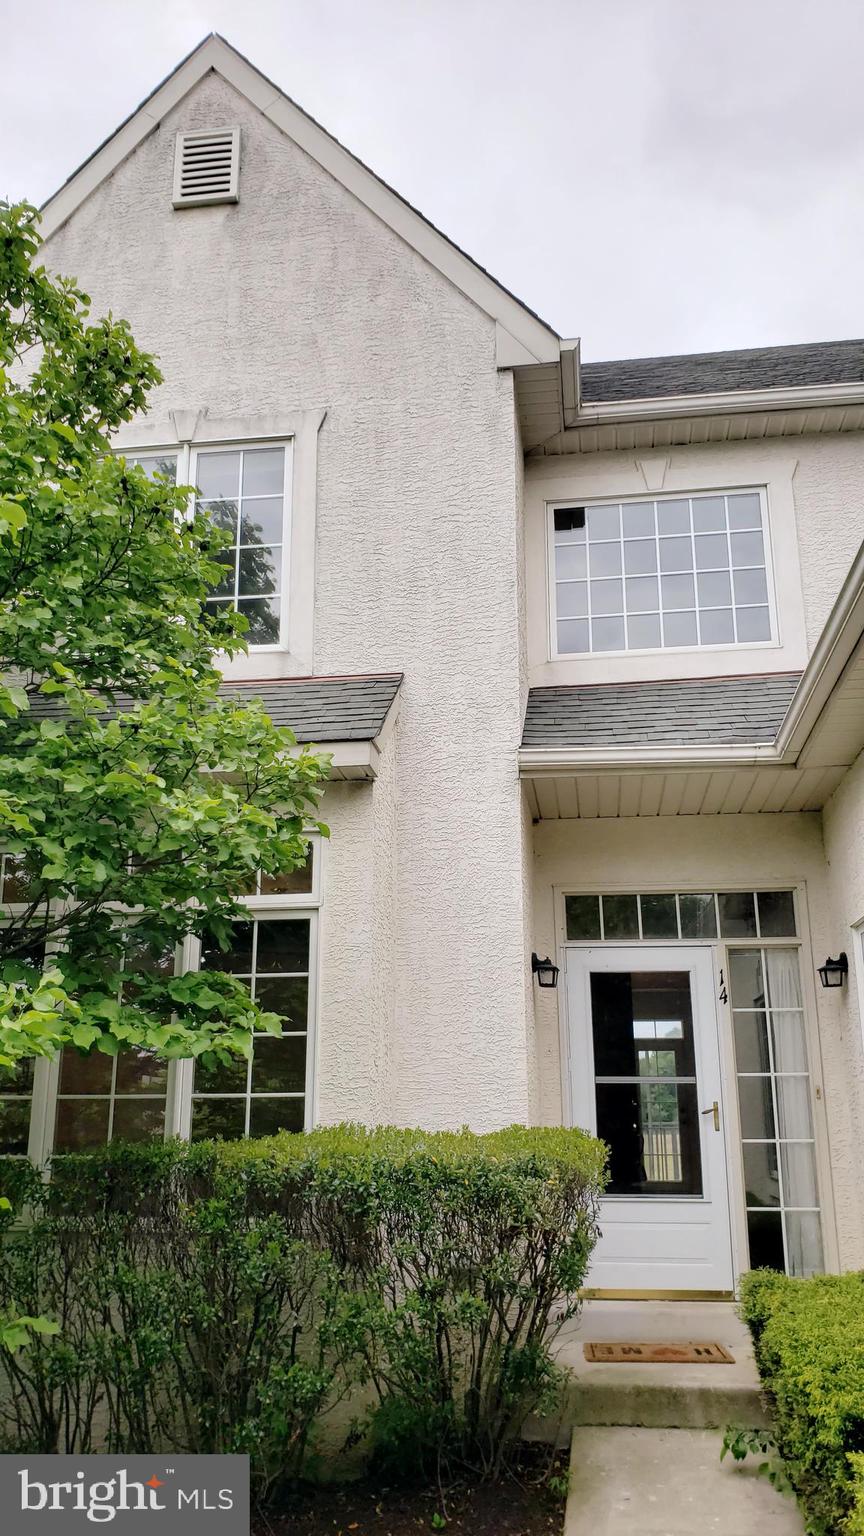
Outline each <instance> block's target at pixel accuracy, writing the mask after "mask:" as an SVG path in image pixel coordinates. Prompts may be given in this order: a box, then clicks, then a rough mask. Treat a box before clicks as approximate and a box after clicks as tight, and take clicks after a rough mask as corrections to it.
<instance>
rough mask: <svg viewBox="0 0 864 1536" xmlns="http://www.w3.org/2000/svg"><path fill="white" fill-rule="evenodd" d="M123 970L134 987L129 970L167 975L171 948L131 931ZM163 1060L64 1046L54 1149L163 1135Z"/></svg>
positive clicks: (129, 988) (141, 1053)
mask: <svg viewBox="0 0 864 1536" xmlns="http://www.w3.org/2000/svg"><path fill="white" fill-rule="evenodd" d="M130 935H131V941H130V945H129V950H128V953H127V955H126V959H125V964H124V970H125V971H127V972H128V973H129V977H130V980H129V982H128V983H126V982H124V985H123V991H124V993H127V995H128V994H129V993H131V991H132V989H133V988H134V985H135V983H134V980H133V977H134V975H135V974H139V975H140V974H144V975H158V976H171V975H173V972H174V948H173V946H171V947H170V948H167V949H165V950H164V951H163V952H161V953H159V954H154V953H153V951H152V950H149V949H145V948H143V947H142V946H140V945H136V944H135V941H134V933H133V932H132V931H131V930H130ZM167 1094H168V1063H167V1062H166V1061H164V1060H160V1058H159V1057H157V1056H154V1055H153V1054H152V1052H150V1051H142V1050H138V1049H137V1048H133V1049H131V1050H128V1051H121V1052H120V1054H119V1055H118V1056H103V1055H102V1053H101V1052H100V1051H96V1050H94V1051H90V1052H88V1053H87V1054H85V1053H84V1052H82V1051H76V1050H75V1049H74V1047H72V1046H66V1047H64V1049H63V1052H62V1054H61V1057H60V1080H59V1084H58V1088H57V1105H56V1110H55V1118H54V1150H55V1152H80V1151H83V1150H84V1148H86V1147H95V1146H101V1145H103V1144H104V1143H105V1142H106V1141H152V1140H155V1139H158V1138H160V1137H162V1136H164V1135H165V1107H166V1100H167Z"/></svg>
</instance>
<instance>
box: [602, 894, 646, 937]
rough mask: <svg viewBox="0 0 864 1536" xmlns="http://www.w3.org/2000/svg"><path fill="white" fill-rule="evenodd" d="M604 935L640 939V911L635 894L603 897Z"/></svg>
mask: <svg viewBox="0 0 864 1536" xmlns="http://www.w3.org/2000/svg"><path fill="white" fill-rule="evenodd" d="M603 937H604V938H605V939H638V937H639V912H638V908H637V905H636V897H635V896H604V897H603Z"/></svg>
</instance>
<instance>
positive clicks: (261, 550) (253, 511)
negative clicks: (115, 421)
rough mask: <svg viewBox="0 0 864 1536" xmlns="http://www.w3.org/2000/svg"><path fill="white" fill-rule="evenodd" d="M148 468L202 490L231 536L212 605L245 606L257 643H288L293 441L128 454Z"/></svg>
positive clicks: (250, 635)
mask: <svg viewBox="0 0 864 1536" xmlns="http://www.w3.org/2000/svg"><path fill="white" fill-rule="evenodd" d="M125 457H126V459H127V461H128V462H129V463H130V464H139V465H140V466H141V468H142V469H143V470H144V471H145V473H146V474H148V475H149V476H151V478H152V477H153V476H154V475H164V476H165V478H166V479H168V480H170V481H172V482H174V483H176V482H177V481H179V482H180V484H181V485H182V484H184V483H185V482H186V481H188V482H189V483H191V484H193V485H195V486H196V487H197V490H198V506H199V507H201V508H202V509H203V510H204V511H206V512H207V513H209V515H210V517H211V518H212V519H213V521H214V522H215V523H216V524H217V525H218V527H220V528H223V529H224V530H225V531H226V533H227V534H228V535H229V537H230V543H229V544H228V546H227V547H226V548H225V549H223V550H222V551H221V552H220V555H219V561H220V563H221V564H222V565H224V567H225V577H224V580H223V581H222V582H220V584H219V586H218V587H216V588H215V590H214V591H213V593H212V595H211V598H210V602H209V604H208V606H209V607H212V608H218V607H220V606H222V605H225V606H230V607H232V608H236V609H239V611H240V613H242V614H243V615H244V617H245V618H246V619H247V620H248V624H249V628H248V629H247V631H246V639H247V641H248V643H249V645H250V646H261V645H266V646H276V645H284V644H285V643H286V634H287V606H288V605H287V558H286V557H287V549H288V535H287V526H286V509H287V508H288V506H289V503H290V481H289V475H290V452H289V449H288V448H287V447H286V446H285V444H278V445H276V444H269V443H268V444H263V445H255V446H250V447H246V446H245V445H243V446H240V445H236V446H234V445H232V446H230V447H224V448H221V447H220V448H206V449H205V448H198V449H195V448H193V449H191V450H189V449H185V448H184V449H181V450H180V451H173V452H172V451H171V450H165V451H161V450H160V451H155V452H147V453H128V454H126V455H125Z"/></svg>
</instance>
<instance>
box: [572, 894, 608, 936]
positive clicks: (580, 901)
mask: <svg viewBox="0 0 864 1536" xmlns="http://www.w3.org/2000/svg"><path fill="white" fill-rule="evenodd" d="M564 911H565V916H566V920H567V937H568V939H599V937H600V898H599V896H566V897H565V899H564Z"/></svg>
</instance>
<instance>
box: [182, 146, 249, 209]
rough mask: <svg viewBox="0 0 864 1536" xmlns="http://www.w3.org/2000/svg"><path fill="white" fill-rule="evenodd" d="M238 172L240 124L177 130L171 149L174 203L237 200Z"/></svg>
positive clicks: (189, 204)
mask: <svg viewBox="0 0 864 1536" xmlns="http://www.w3.org/2000/svg"><path fill="white" fill-rule="evenodd" d="M239 173H240V129H239V128H211V129H209V130H208V131H205V130H203V129H202V130H201V131H200V132H198V133H178V135H177V147H176V150H175V153H174V207H175V208H194V207H196V206H200V205H201V204H202V203H236V202H237V199H238V196H239V192H238V183H239Z"/></svg>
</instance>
